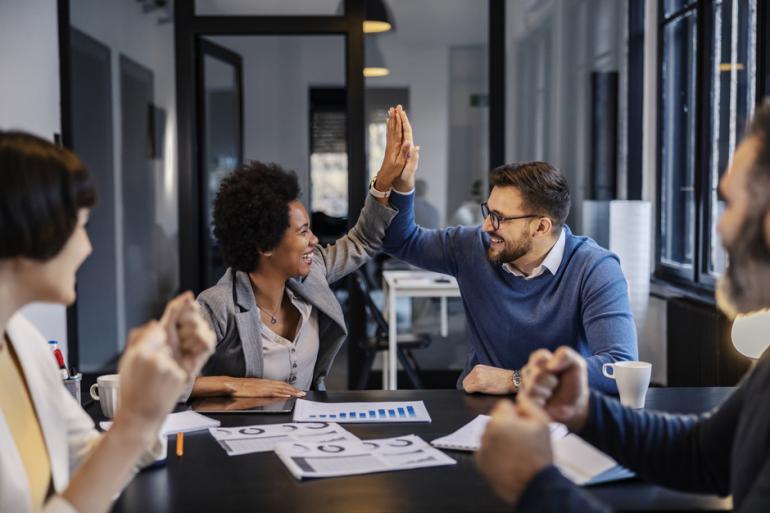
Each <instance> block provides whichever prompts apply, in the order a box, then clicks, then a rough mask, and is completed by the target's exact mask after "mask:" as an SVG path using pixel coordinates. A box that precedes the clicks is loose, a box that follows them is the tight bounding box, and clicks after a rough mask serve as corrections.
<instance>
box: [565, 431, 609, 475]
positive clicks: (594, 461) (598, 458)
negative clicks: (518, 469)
mask: <svg viewBox="0 0 770 513" xmlns="http://www.w3.org/2000/svg"><path fill="white" fill-rule="evenodd" d="M553 462H554V464H555V465H556V466H557V467H558V469H559V470H560V471H561V473H562V474H564V476H565V477H566V478H568V479H570V480H571V481H572V482H574V483H575V484H578V485H583V484H586V483H588V482H589V481H590V480H591V479H593V478H594V477H596V476H598V475H599V474H602V473H603V472H606V471H608V470H610V469H612V468H614V467H618V464H617V462H616V461H615V460H613V459H612V458H610V457H609V456H607V455H606V454H604V453H603V452H601V451H600V450H599V449H597V448H596V447H594V446H593V445H591V444H589V443H587V442H585V441H583V439H582V438H580V437H579V436H577V435H574V434H569V435H567V436H565V437H564V438H561V439H560V440H557V441H556V442H554V443H553Z"/></svg>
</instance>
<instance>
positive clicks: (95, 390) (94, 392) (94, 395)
mask: <svg viewBox="0 0 770 513" xmlns="http://www.w3.org/2000/svg"><path fill="white" fill-rule="evenodd" d="M98 390H99V383H94V384H93V385H91V389H90V390H89V391H88V393H89V394H90V395H91V398H93V399H94V401H99V400H100V399H99V392H98Z"/></svg>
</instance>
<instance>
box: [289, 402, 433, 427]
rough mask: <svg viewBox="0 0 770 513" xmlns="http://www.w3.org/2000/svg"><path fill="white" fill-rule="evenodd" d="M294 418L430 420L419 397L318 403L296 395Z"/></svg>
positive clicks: (308, 419) (323, 420)
mask: <svg viewBox="0 0 770 513" xmlns="http://www.w3.org/2000/svg"><path fill="white" fill-rule="evenodd" d="M294 422H339V423H351V422H354V423H366V422H377V423H380V422H430V415H429V414H428V410H427V409H426V408H425V403H424V402H422V401H402V402H399V401H392V402H376V403H366V402H363V403H320V402H316V401H306V400H304V399H297V403H296V404H295V405H294Z"/></svg>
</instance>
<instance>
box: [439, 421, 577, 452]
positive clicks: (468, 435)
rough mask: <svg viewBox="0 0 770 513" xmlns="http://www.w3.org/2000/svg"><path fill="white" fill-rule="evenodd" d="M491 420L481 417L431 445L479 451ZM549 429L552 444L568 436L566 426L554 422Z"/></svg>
mask: <svg viewBox="0 0 770 513" xmlns="http://www.w3.org/2000/svg"><path fill="white" fill-rule="evenodd" d="M489 419H490V417H489V415H479V416H478V417H476V418H475V419H473V420H472V421H470V422H469V423H467V424H466V425H464V426H463V427H461V428H460V429H458V430H457V431H455V432H454V433H452V434H450V435H447V436H442V437H441V438H436V439H435V440H433V441H432V442H431V445H433V446H435V447H440V448H442V449H454V450H458V451H477V450H478V449H479V447H481V437H482V436H483V435H484V430H485V429H486V428H487V423H489ZM549 428H550V430H551V442H552V443H553V442H554V441H556V440H558V439H560V438H563V437H564V436H566V435H567V426H565V425H564V424H559V423H558V422H552V423H551V424H550V425H549Z"/></svg>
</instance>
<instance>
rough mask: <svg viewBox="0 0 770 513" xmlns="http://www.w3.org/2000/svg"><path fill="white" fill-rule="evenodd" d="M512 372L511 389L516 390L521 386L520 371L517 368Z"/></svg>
mask: <svg viewBox="0 0 770 513" xmlns="http://www.w3.org/2000/svg"><path fill="white" fill-rule="evenodd" d="M512 372H513V374H511V381H512V382H513V391H514V392H518V391H519V388H521V372H519V371H517V370H513V371H512Z"/></svg>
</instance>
